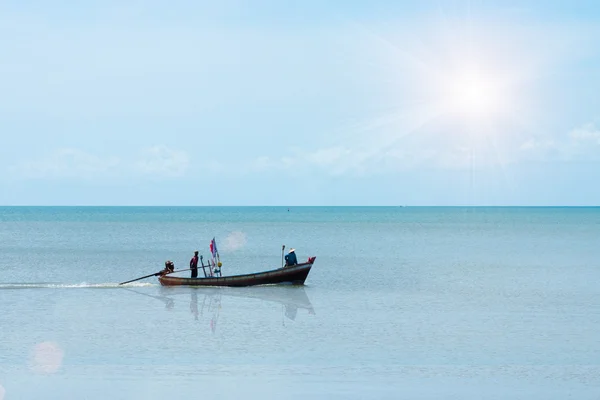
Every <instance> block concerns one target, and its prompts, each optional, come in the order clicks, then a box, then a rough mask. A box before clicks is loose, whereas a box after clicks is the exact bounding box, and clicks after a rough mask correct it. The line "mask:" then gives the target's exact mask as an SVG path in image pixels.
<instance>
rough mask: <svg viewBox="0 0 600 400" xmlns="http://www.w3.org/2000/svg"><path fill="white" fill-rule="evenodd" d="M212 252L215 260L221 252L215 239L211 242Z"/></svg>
mask: <svg viewBox="0 0 600 400" xmlns="http://www.w3.org/2000/svg"><path fill="white" fill-rule="evenodd" d="M210 252H211V253H212V256H213V258H215V257H216V256H217V254H218V253H219V251H218V250H217V242H216V241H215V238H214V237H213V238H212V240H211V241H210Z"/></svg>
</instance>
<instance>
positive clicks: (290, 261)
mask: <svg viewBox="0 0 600 400" xmlns="http://www.w3.org/2000/svg"><path fill="white" fill-rule="evenodd" d="M296 264H298V259H297V258H296V249H293V248H292V249H290V252H289V253H288V254H287V255H286V256H285V265H286V266H289V265H296Z"/></svg>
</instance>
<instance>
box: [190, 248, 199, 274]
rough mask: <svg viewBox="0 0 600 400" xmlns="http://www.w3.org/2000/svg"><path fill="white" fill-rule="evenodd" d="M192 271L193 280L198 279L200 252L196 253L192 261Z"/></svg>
mask: <svg viewBox="0 0 600 400" xmlns="http://www.w3.org/2000/svg"><path fill="white" fill-rule="evenodd" d="M190 269H191V270H192V278H197V277H198V250H196V251H195V252H194V257H192V259H191V260H190Z"/></svg>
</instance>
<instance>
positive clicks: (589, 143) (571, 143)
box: [519, 124, 600, 161]
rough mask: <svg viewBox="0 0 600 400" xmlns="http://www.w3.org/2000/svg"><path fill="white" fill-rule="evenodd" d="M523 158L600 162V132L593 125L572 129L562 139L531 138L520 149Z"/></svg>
mask: <svg viewBox="0 0 600 400" xmlns="http://www.w3.org/2000/svg"><path fill="white" fill-rule="evenodd" d="M519 150H520V152H521V154H520V155H521V157H522V158H525V159H529V160H531V159H533V160H537V161H553V160H554V161H597V160H600V130H599V129H598V128H596V127H595V126H594V125H593V124H585V125H582V126H581V127H578V128H575V129H572V130H571V131H570V132H568V133H567V134H566V135H563V136H560V137H556V138H553V137H544V138H530V139H528V140H527V141H525V142H524V143H523V144H522V145H521V146H520V148H519Z"/></svg>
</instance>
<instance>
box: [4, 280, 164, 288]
mask: <svg viewBox="0 0 600 400" xmlns="http://www.w3.org/2000/svg"><path fill="white" fill-rule="evenodd" d="M156 285H157V284H155V283H148V282H133V283H127V284H125V285H119V284H118V283H116V282H115V283H86V282H82V283H0V289H73V288H75V289H77V288H88V289H89V288H96V289H107V288H123V287H129V288H131V287H148V286H156Z"/></svg>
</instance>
